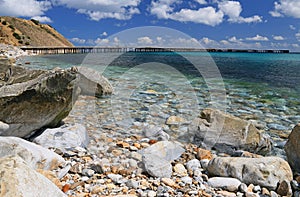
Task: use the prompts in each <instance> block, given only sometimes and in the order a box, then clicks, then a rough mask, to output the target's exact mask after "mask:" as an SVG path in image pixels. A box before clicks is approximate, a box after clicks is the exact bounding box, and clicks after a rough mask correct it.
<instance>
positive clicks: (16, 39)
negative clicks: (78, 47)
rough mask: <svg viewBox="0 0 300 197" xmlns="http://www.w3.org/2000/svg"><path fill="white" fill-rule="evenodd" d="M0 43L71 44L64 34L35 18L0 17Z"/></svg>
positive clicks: (25, 44) (28, 44)
mask: <svg viewBox="0 0 300 197" xmlns="http://www.w3.org/2000/svg"><path fill="white" fill-rule="evenodd" d="M0 43H4V44H10V45H15V46H73V45H72V43H71V42H69V41H68V40H67V39H66V38H65V37H64V36H62V35H61V34H60V33H58V32H57V31H56V30H55V29H54V28H52V27H51V26H50V25H47V24H41V23H39V21H37V20H33V19H31V20H25V19H20V18H14V17H7V16H5V17H0Z"/></svg>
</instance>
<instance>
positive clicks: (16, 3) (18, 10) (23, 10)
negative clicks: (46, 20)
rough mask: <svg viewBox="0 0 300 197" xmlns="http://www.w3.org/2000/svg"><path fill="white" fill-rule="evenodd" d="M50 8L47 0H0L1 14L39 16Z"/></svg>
mask: <svg viewBox="0 0 300 197" xmlns="http://www.w3.org/2000/svg"><path fill="white" fill-rule="evenodd" d="M50 8H51V3H50V2H49V1H37V0H0V15H1V16H17V17H19V16H21V17H33V16H41V15H43V14H44V12H45V11H47V10H48V9H50Z"/></svg>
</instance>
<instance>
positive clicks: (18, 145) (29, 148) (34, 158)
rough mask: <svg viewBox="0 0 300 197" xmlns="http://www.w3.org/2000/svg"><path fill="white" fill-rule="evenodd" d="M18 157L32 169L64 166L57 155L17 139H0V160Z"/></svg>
mask: <svg viewBox="0 0 300 197" xmlns="http://www.w3.org/2000/svg"><path fill="white" fill-rule="evenodd" d="M9 155H18V156H19V157H21V158H22V159H23V160H24V161H25V162H27V164H28V165H29V166H30V167H31V168H33V169H44V170H51V169H55V168H57V167H58V165H64V164H65V160H64V159H63V158H62V157H61V156H59V155H58V154H56V153H54V152H52V151H50V150H48V149H46V148H43V147H41V146H39V145H36V144H34V143H31V142H28V141H26V140H23V139H21V138H18V137H0V158H1V157H5V156H9Z"/></svg>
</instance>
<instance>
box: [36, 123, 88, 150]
mask: <svg viewBox="0 0 300 197" xmlns="http://www.w3.org/2000/svg"><path fill="white" fill-rule="evenodd" d="M34 142H35V143H37V144H40V145H41V146H43V147H45V148H49V147H52V148H58V149H60V150H62V151H66V149H72V148H75V147H82V148H85V147H86V146H87V145H88V143H89V137H88V134H87V131H86V129H85V127H84V126H83V125H81V124H75V125H72V126H65V125H64V126H62V127H60V128H55V129H46V130H45V131H44V132H43V133H42V134H41V135H40V136H38V137H36V138H35V139H34Z"/></svg>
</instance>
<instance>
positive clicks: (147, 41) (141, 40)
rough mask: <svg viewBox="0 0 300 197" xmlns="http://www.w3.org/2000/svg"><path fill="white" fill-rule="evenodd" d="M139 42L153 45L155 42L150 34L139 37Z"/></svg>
mask: <svg viewBox="0 0 300 197" xmlns="http://www.w3.org/2000/svg"><path fill="white" fill-rule="evenodd" d="M137 42H138V44H146V45H152V44H153V40H152V39H151V38H150V37H148V36H144V37H140V38H138V39H137Z"/></svg>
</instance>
